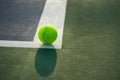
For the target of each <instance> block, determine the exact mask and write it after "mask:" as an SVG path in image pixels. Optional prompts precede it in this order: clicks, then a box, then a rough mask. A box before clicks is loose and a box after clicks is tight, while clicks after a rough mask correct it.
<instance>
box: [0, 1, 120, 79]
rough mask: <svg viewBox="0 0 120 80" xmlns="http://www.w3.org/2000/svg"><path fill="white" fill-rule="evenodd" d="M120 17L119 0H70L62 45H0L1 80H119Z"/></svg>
mask: <svg viewBox="0 0 120 80" xmlns="http://www.w3.org/2000/svg"><path fill="white" fill-rule="evenodd" d="M2 1H3V0H1V1H0V2H1V3H2ZM24 1H26V0H24ZM35 1H36V0H35ZM42 3H43V4H42V5H44V0H43V2H42ZM36 4H37V3H36ZM38 4H39V0H38ZM0 6H4V5H0ZM8 6H10V5H8ZM13 7H14V6H13ZM23 7H25V6H23ZM5 8H6V6H5ZM27 8H28V7H27ZM18 9H19V8H18ZM20 10H22V9H21V8H20ZM27 10H28V12H29V8H28V9H27ZM41 11H42V9H41ZM30 12H31V14H32V13H33V14H34V11H33V12H32V11H30ZM16 13H17V12H16ZM36 13H37V12H36ZM38 13H40V11H38ZM11 14H12V12H11ZM17 14H18V15H19V13H17ZM1 15H10V14H7V13H6V14H2V13H0V18H2V19H0V20H3V22H2V21H0V22H2V23H0V25H6V24H4V21H7V20H6V17H4V16H1ZM36 15H37V14H36ZM25 16H29V15H25ZM39 17H40V16H39ZM20 18H22V17H20ZM28 18H30V17H28ZM9 19H11V18H9ZM31 19H32V18H31ZM37 19H38V18H37V17H36V20H37ZM29 20H30V19H29ZM36 20H35V21H36ZM119 21H120V1H119V0H68V2H67V9H66V17H65V24H64V33H63V43H62V49H41V48H39V49H38V48H34V49H33V48H12V47H9V48H7V47H0V80H120V22H119ZM8 23H9V22H8ZM18 23H24V22H19V18H18ZM16 25H17V23H16ZM27 25H29V24H27ZM23 26H24V25H23ZM23 28H24V27H23ZM1 29H4V27H3V28H2V27H1V26H0V35H1V34H2V33H3V32H1ZM33 32H34V31H33ZM6 34H8V35H9V32H7V33H6ZM23 36H25V35H23ZM0 37H1V36H0ZM2 37H3V38H4V35H3V36H2ZM12 39H15V38H14V37H13V38H12ZM22 39H23V38H22ZM27 39H29V38H27ZM25 40H26V39H25ZM29 40H31V39H29Z"/></svg>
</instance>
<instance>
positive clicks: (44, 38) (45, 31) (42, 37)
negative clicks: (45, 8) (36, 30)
mask: <svg viewBox="0 0 120 80" xmlns="http://www.w3.org/2000/svg"><path fill="white" fill-rule="evenodd" d="M47 29H48V27H47V26H46V28H45V30H44V33H43V36H42V38H43V40H44V41H45V42H47V40H46V39H45V33H46V31H47Z"/></svg>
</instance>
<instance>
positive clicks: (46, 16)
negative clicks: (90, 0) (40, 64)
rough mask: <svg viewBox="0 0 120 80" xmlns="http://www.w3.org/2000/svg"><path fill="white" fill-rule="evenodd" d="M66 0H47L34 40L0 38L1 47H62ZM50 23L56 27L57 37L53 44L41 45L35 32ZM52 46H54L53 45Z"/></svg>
mask: <svg viewBox="0 0 120 80" xmlns="http://www.w3.org/2000/svg"><path fill="white" fill-rule="evenodd" d="M66 5H67V0H47V1H46V4H45V7H44V10H43V13H42V15H41V18H40V21H39V24H38V28H37V31H36V34H35V37H34V41H29V42H28V41H6V40H0V46H2V47H26V48H50V49H52V48H55V49H60V48H61V47H62V38H63V37H62V36H63V29H64V20H65V13H66ZM45 24H51V25H54V26H55V27H56V28H57V31H58V38H57V40H56V41H55V42H54V43H53V45H42V43H41V42H40V41H39V40H38V37H37V33H38V30H39V28H40V27H41V26H42V25H45ZM53 46H54V47H53Z"/></svg>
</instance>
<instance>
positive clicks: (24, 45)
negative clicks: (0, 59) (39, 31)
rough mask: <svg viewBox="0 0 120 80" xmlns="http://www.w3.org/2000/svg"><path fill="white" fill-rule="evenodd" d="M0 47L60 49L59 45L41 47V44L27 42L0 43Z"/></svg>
mask: <svg viewBox="0 0 120 80" xmlns="http://www.w3.org/2000/svg"><path fill="white" fill-rule="evenodd" d="M0 46H1V47H21V48H49V49H60V48H61V47H60V45H54V44H53V45H41V43H35V42H32V41H31V42H30V41H29V42H28V41H0Z"/></svg>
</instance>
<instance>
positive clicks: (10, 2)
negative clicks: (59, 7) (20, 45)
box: [0, 0, 45, 41]
mask: <svg viewBox="0 0 120 80" xmlns="http://www.w3.org/2000/svg"><path fill="white" fill-rule="evenodd" d="M44 4H45V0H0V40H17V41H32V40H33V38H34V35H35V32H36V29H37V26H38V23H39V19H40V16H41V14H42V11H43V9H44Z"/></svg>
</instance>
